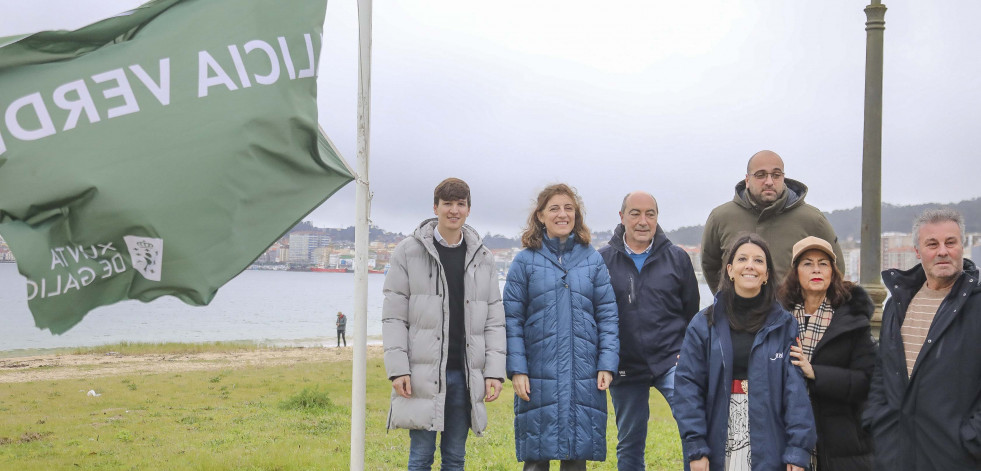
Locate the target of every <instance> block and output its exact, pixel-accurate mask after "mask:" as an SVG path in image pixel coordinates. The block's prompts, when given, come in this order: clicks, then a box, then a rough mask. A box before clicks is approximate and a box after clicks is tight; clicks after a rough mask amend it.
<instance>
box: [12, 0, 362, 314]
mask: <svg viewBox="0 0 981 471" xmlns="http://www.w3.org/2000/svg"><path fill="white" fill-rule="evenodd" d="M325 10H326V0H290V1H275V2H272V1H265V0H157V1H151V2H149V3H147V4H145V5H143V6H141V7H139V8H137V9H135V10H132V11H129V12H125V13H122V14H119V15H117V16H115V17H112V18H109V19H106V20H103V21H100V22H97V23H94V24H92V25H89V26H87V27H84V28H81V29H79V30H76V31H45V32H40V33H36V34H31V35H25V36H18V37H8V38H0V233H2V234H3V237H4V238H5V239H6V241H7V243H8V245H9V246H10V249H11V251H12V252H13V254H14V256H16V258H17V264H18V269H19V271H20V273H21V274H23V275H24V276H25V277H26V278H27V299H28V305H29V306H30V309H31V311H32V313H33V314H34V319H35V322H36V324H37V326H38V327H39V328H46V329H50V330H51V331H52V332H53V333H62V332H65V331H67V330H68V329H70V328H71V327H72V326H73V325H75V324H77V323H78V322H79V321H80V320H81V319H82V317H83V316H84V315H85V314H86V313H87V312H88V311H89V310H91V309H93V308H95V307H98V306H102V305H107V304H112V303H115V302H117V301H120V300H124V299H139V300H142V301H150V300H152V299H155V298H157V297H160V296H163V295H173V296H176V297H178V298H180V299H181V300H183V301H184V302H186V303H189V304H196V305H203V304H207V303H208V302H210V301H211V299H212V298H213V297H214V295H215V293H216V291H217V290H218V288H219V287H220V286H222V285H223V284H224V283H226V282H227V281H228V280H230V279H231V278H233V277H234V276H235V275H237V274H238V273H240V272H241V271H242V270H244V269H245V268H246V267H247V266H248V265H249V264H250V263H251V262H252V261H253V260H254V259H255V258H256V257H257V256H258V255H259V254H261V253H262V251H263V250H264V249H265V248H266V247H268V246H269V245H270V244H271V243H272V242H274V241H275V240H276V239H278V238H279V237H281V236H282V235H283V234H284V233H285V232H286V231H287V230H288V229H289V228H290V227H292V226H293V225H294V224H295V223H296V222H298V221H299V220H301V219H302V218H303V216H305V215H306V214H307V213H309V212H310V211H311V210H313V209H314V208H315V207H317V206H318V205H319V204H320V203H322V202H323V201H324V200H326V199H327V198H328V197H330V196H331V195H332V194H334V192H336V191H337V190H338V189H340V188H341V187H343V186H344V185H345V184H347V183H348V182H350V181H351V180H352V178H353V176H352V173H353V172H352V171H351V170H350V168H349V167H348V166H347V165H346V163H344V161H343V159H342V158H341V157H340V155H339V154H338V153H337V151H336V149H334V147H333V145H332V144H331V143H330V141H329V140H328V139H327V138H326V136H324V135H323V133H322V131H321V130H320V128H319V126H318V125H317V103H316V97H317V82H316V80H317V75H318V72H319V70H318V61H317V60H318V57H319V55H320V54H319V53H320V47H321V42H322V38H323V36H322V30H323V21H324V14H325Z"/></svg>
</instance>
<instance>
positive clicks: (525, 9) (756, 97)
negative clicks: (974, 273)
mask: <svg viewBox="0 0 981 471" xmlns="http://www.w3.org/2000/svg"><path fill="white" fill-rule="evenodd" d="M140 3H142V2H141V1H129V0H111V1H110V0H86V1H78V0H30V1H25V0H0V12H2V14H0V36H7V35H12V34H18V33H28V32H35V31H40V30H46V29H76V28H79V27H81V26H84V25H86V24H88V23H91V22H94V21H96V20H99V19H102V18H105V17H107V16H111V15H112V14H115V13H118V12H121V11H124V10H127V9H129V8H132V7H135V6H137V5H139V4H140ZM283 4H284V7H285V5H287V4H288V2H283ZM867 4H868V2H867V1H854V0H853V1H844V0H822V1H809V2H807V1H787V0H738V1H737V0H702V1H699V2H675V1H672V2H667V1H652V0H642V1H616V2H580V1H569V0H563V1H561V2H559V1H532V2H529V1H527V0H524V1H501V0H498V1H494V2H464V1H459V0H454V1H434V0H425V1H422V0H417V1H397V0H382V1H377V2H375V6H374V13H375V15H374V39H373V47H374V49H373V53H372V91H371V100H372V111H371V169H370V174H369V177H370V180H371V187H372V191H373V194H374V198H373V200H372V213H371V219H372V221H373V223H374V224H376V225H378V226H380V227H382V228H385V229H387V230H390V231H393V232H409V231H411V230H412V229H413V228H414V227H415V225H416V224H417V223H418V222H419V221H420V220H422V219H423V218H426V217H429V216H431V215H432V189H433V187H434V186H435V185H436V184H437V183H438V182H439V181H440V180H442V179H443V178H445V177H449V176H455V177H460V178H463V179H464V180H466V181H468V182H469V183H470V186H471V190H472V194H473V200H474V203H473V208H472V212H471V216H470V220H469V222H470V223H471V224H472V225H473V226H475V227H476V228H477V229H478V230H480V231H481V232H482V233H484V232H487V231H491V232H494V233H502V234H506V235H516V234H517V233H518V232H519V231H520V228H521V225H522V224H523V222H524V221H525V219H526V218H527V216H528V212H529V210H530V208H531V205H532V201H533V198H534V196H535V195H536V194H537V192H538V191H539V190H540V189H541V188H542V187H543V186H545V185H546V184H549V183H553V182H560V181H561V182H566V183H569V184H571V185H573V186H574V187H576V188H578V189H579V191H580V193H581V194H582V197H583V199H584V200H585V205H586V210H587V223H588V224H589V225H590V226H591V228H592V229H594V230H604V229H610V228H612V227H613V226H614V225H615V224H616V223H617V222H618V217H617V210H618V209H619V205H620V200H621V198H622V197H623V195H624V194H625V193H626V192H627V191H630V190H635V189H644V190H647V191H650V192H651V193H653V194H654V195H655V196H656V197H657V198H658V201H659V203H660V208H661V216H660V222H661V224H662V226H663V227H664V228H665V229H666V230H671V229H675V228H678V227H680V226H687V225H695V224H702V223H703V222H704V221H705V218H706V217H707V216H708V213H709V211H711V209H712V208H713V207H715V206H717V205H719V204H721V203H723V202H725V201H727V200H729V199H731V198H732V194H733V186H734V185H735V183H736V182H737V181H739V180H741V179H742V178H743V176H744V173H745V165H746V160H747V159H748V158H749V156H750V155H752V154H753V153H754V152H756V151H758V150H761V149H771V150H773V151H775V152H777V153H779V154H780V155H782V156H783V158H784V161H785V163H786V167H787V168H786V172H787V175H788V176H789V177H790V178H794V179H798V180H801V181H803V182H804V183H805V184H807V185H808V186H809V187H810V191H809V193H808V195H807V201H808V202H810V203H811V204H813V205H815V206H817V207H818V208H820V209H822V210H825V211H831V210H834V209H845V208H851V207H854V206H858V205H860V204H861V159H862V126H863V99H864V98H863V97H864V74H865V35H866V33H865V20H866V17H865V13H864V12H863V8H864V7H865V5H867ZM886 5H887V7H888V8H889V10H888V12H887V13H886V32H885V79H884V100H885V105H884V110H883V182H882V191H883V195H882V198H883V201H884V202H887V203H894V204H911V203H926V202H953V201H960V200H963V199H968V198H974V197H977V196H979V195H981V183H979V181H978V179H979V176H981V172H979V170H981V163H979V155H978V154H979V152H981V151H979V149H981V132H979V123H981V119H979V118H981V116H979V115H981V87H979V86H978V85H977V83H978V81H979V76H981V73H979V72H981V54H979V53H978V51H977V48H978V46H979V45H981V28H979V27H978V26H977V25H978V22H979V21H981V2H978V1H977V0H948V1H945V2H924V1H922V0H894V1H888V2H886ZM357 60H358V51H357V7H356V1H355V0H343V1H341V0H334V1H331V2H329V4H328V7H327V17H326V23H325V31H324V47H323V51H322V54H321V58H320V61H321V62H320V69H319V72H320V76H319V81H318V83H319V99H318V103H319V109H320V122H321V125H322V126H323V128H324V129H325V130H326V131H327V134H328V135H329V136H330V137H331V139H332V140H333V141H334V143H335V144H336V145H337V147H338V148H339V149H340V151H341V153H342V154H343V156H344V157H345V158H346V159H347V160H348V162H349V163H350V164H351V165H352V166H355V167H356V157H357V156H356V139H357V136H356V119H357V110H356V98H357ZM354 194H355V191H354V184H353V183H352V184H349V185H348V186H347V187H345V188H344V189H343V190H341V191H339V192H338V193H337V194H336V195H335V196H334V197H333V198H331V199H330V200H329V201H328V202H327V203H325V204H324V205H323V206H321V207H320V208H318V209H317V210H315V211H314V212H313V213H312V214H311V215H310V216H309V217H308V219H310V220H312V221H314V223H315V224H316V225H318V226H331V227H343V226H349V225H353V224H354Z"/></svg>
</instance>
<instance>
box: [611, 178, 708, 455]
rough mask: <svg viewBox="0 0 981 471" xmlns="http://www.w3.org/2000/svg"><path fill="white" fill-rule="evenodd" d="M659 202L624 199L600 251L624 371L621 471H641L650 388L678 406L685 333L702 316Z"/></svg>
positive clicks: (617, 397)
mask: <svg viewBox="0 0 981 471" xmlns="http://www.w3.org/2000/svg"><path fill="white" fill-rule="evenodd" d="M657 216H658V208H657V200H655V199H654V197H653V196H651V195H650V194H648V193H645V192H643V191H635V192H633V193H630V194H628V195H627V196H625V197H624V198H623V204H622V205H621V206H620V224H619V225H618V226H617V227H616V229H614V230H613V237H612V238H611V239H610V243H609V245H607V246H606V247H603V248H601V249H600V250H599V253H600V255H602V256H603V260H604V261H605V262H606V267H607V268H608V269H609V271H610V280H611V283H612V284H613V291H614V293H616V299H617V310H618V312H619V319H620V365H619V367H618V371H617V374H616V375H615V376H614V378H613V383H612V385H611V386H610V396H611V397H612V398H613V410H614V412H615V413H616V420H617V469H621V470H643V469H646V468H645V464H644V448H645V447H646V445H647V421H648V419H649V418H650V404H649V399H650V393H651V387H655V388H657V390H658V391H660V392H661V394H662V395H663V396H664V399H665V400H667V402H668V406H671V405H672V396H673V395H674V372H675V369H676V365H677V360H678V352H679V351H681V342H682V340H684V338H685V328H686V327H687V326H688V323H689V322H691V319H692V318H693V317H695V313H697V312H698V302H699V299H698V280H697V279H695V269H694V268H693V267H692V264H691V258H690V257H689V256H688V253H686V252H685V250H684V249H682V248H681V247H678V246H677V245H674V244H672V243H671V241H670V240H668V238H667V236H665V235H664V231H663V230H661V226H660V225H658V223H657Z"/></svg>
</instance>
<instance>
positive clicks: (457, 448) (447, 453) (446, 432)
mask: <svg viewBox="0 0 981 471" xmlns="http://www.w3.org/2000/svg"><path fill="white" fill-rule="evenodd" d="M469 432H470V397H469V394H468V393H467V378H466V375H465V374H464V373H463V372H462V371H452V370H447V371H446V408H445V409H444V411H443V432H442V433H441V434H440V435H442V437H441V438H440V442H439V452H440V456H442V465H441V466H440V469H442V470H459V471H463V463H464V457H465V455H466V453H467V434H468V433H469ZM409 439H410V445H409V471H429V470H431V469H432V467H433V453H435V452H436V432H431V431H429V430H409Z"/></svg>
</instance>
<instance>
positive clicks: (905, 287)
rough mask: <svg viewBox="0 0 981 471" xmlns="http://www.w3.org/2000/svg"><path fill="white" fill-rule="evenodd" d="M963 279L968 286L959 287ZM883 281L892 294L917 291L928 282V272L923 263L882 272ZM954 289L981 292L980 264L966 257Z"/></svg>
mask: <svg viewBox="0 0 981 471" xmlns="http://www.w3.org/2000/svg"><path fill="white" fill-rule="evenodd" d="M965 277H966V278H965ZM961 281H965V282H967V283H968V286H962V287H958V283H960V282H961ZM882 282H883V283H884V284H885V285H886V289H888V290H889V294H891V295H892V296H898V295H901V294H904V293H909V292H911V291H912V292H914V293H915V292H916V291H917V290H919V289H920V287H921V286H923V283H926V273H925V272H924V271H923V265H922V264H917V265H916V266H915V267H913V268H910V269H909V270H897V269H891V270H886V271H883V272H882ZM953 289H957V290H959V291H965V290H966V292H968V293H971V294H976V293H981V279H979V277H978V266H977V265H976V264H975V263H974V262H973V261H971V259H969V258H965V259H964V271H963V273H961V276H960V277H958V279H957V281H956V282H954V288H953Z"/></svg>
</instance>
